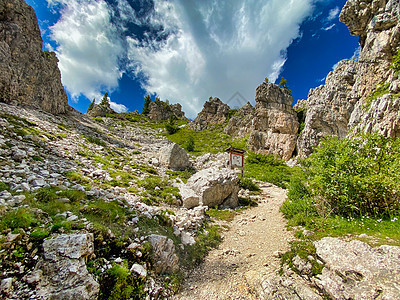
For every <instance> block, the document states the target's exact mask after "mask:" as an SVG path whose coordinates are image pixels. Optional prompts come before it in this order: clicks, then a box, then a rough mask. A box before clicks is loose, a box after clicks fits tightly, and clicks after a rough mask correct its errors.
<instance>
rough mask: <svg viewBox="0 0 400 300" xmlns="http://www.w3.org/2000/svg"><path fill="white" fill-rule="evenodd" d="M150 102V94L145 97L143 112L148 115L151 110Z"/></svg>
mask: <svg viewBox="0 0 400 300" xmlns="http://www.w3.org/2000/svg"><path fill="white" fill-rule="evenodd" d="M150 103H151V98H150V95H147V96H146V97H144V106H143V111H142V114H143V115H145V116H147V115H148V114H149V112H150V108H149V106H150Z"/></svg>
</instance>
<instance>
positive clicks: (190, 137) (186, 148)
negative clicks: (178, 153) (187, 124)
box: [184, 135, 194, 152]
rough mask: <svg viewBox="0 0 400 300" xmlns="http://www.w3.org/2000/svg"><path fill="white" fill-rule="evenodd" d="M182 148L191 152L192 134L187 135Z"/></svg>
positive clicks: (192, 145)
mask: <svg viewBox="0 0 400 300" xmlns="http://www.w3.org/2000/svg"><path fill="white" fill-rule="evenodd" d="M184 148H185V150H186V151H187V152H193V151H194V138H193V136H191V135H190V136H189V137H188V139H187V141H186V143H185V145H184Z"/></svg>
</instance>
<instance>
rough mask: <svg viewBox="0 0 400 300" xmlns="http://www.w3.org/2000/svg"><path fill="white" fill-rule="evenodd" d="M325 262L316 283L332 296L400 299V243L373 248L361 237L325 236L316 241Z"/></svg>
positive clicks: (340, 297) (334, 297)
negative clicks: (349, 238)
mask: <svg viewBox="0 0 400 300" xmlns="http://www.w3.org/2000/svg"><path fill="white" fill-rule="evenodd" d="M314 246H315V248H316V252H317V255H318V256H319V257H320V258H321V259H322V260H323V261H324V262H325V264H326V265H325V268H324V269H323V270H322V274H321V275H318V276H317V278H316V279H315V284H316V285H317V286H318V288H320V289H321V290H323V291H324V293H325V294H326V295H329V298H331V299H377V298H378V297H379V299H397V298H398V296H399V286H398V283H399V282H400V247H396V246H388V245H383V246H380V247H378V248H372V247H371V246H369V245H368V244H366V243H363V242H360V241H358V240H353V241H350V242H345V241H342V240H340V239H338V238H331V237H326V238H323V239H321V240H320V241H316V242H314Z"/></svg>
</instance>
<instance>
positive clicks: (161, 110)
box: [148, 99, 187, 121]
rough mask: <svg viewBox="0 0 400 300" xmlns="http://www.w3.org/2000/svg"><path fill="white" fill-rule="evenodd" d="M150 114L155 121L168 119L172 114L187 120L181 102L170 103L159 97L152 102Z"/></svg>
mask: <svg viewBox="0 0 400 300" xmlns="http://www.w3.org/2000/svg"><path fill="white" fill-rule="evenodd" d="M148 116H149V119H150V120H153V121H166V120H168V119H169V118H170V117H171V116H174V117H175V118H177V119H182V120H187V118H186V117H185V113H184V112H183V111H182V105H180V104H179V103H177V104H169V103H168V102H164V101H161V100H158V99H156V100H155V101H154V102H151V103H150V105H149V115H148Z"/></svg>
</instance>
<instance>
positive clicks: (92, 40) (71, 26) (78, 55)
mask: <svg viewBox="0 0 400 300" xmlns="http://www.w3.org/2000/svg"><path fill="white" fill-rule="evenodd" d="M47 1H48V4H49V6H50V7H53V8H54V9H61V18H60V20H59V21H58V22H57V23H56V24H54V25H53V26H51V27H50V30H51V37H52V38H53V39H54V40H55V41H56V42H57V48H56V49H55V52H56V53H57V57H58V59H59V68H60V71H61V75H62V76H61V77H62V82H63V84H64V86H65V87H66V89H67V90H68V92H69V93H70V95H71V96H72V100H76V99H77V98H78V97H79V96H80V95H84V96H86V97H87V98H89V99H93V98H95V97H96V99H97V101H100V99H101V96H100V95H101V93H100V92H102V91H112V90H114V89H116V88H117V87H118V80H119V79H120V78H121V76H122V71H121V70H120V68H119V63H118V61H119V57H120V56H121V55H122V54H123V45H122V41H121V39H120V37H119V35H118V31H117V28H115V27H114V26H113V25H112V24H111V20H110V12H109V7H108V5H107V3H106V2H105V1H103V0H97V1H95V0H86V1H83V0H47ZM111 105H112V106H114V107H115V108H117V110H119V111H126V107H124V106H121V105H119V104H116V103H111Z"/></svg>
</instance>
